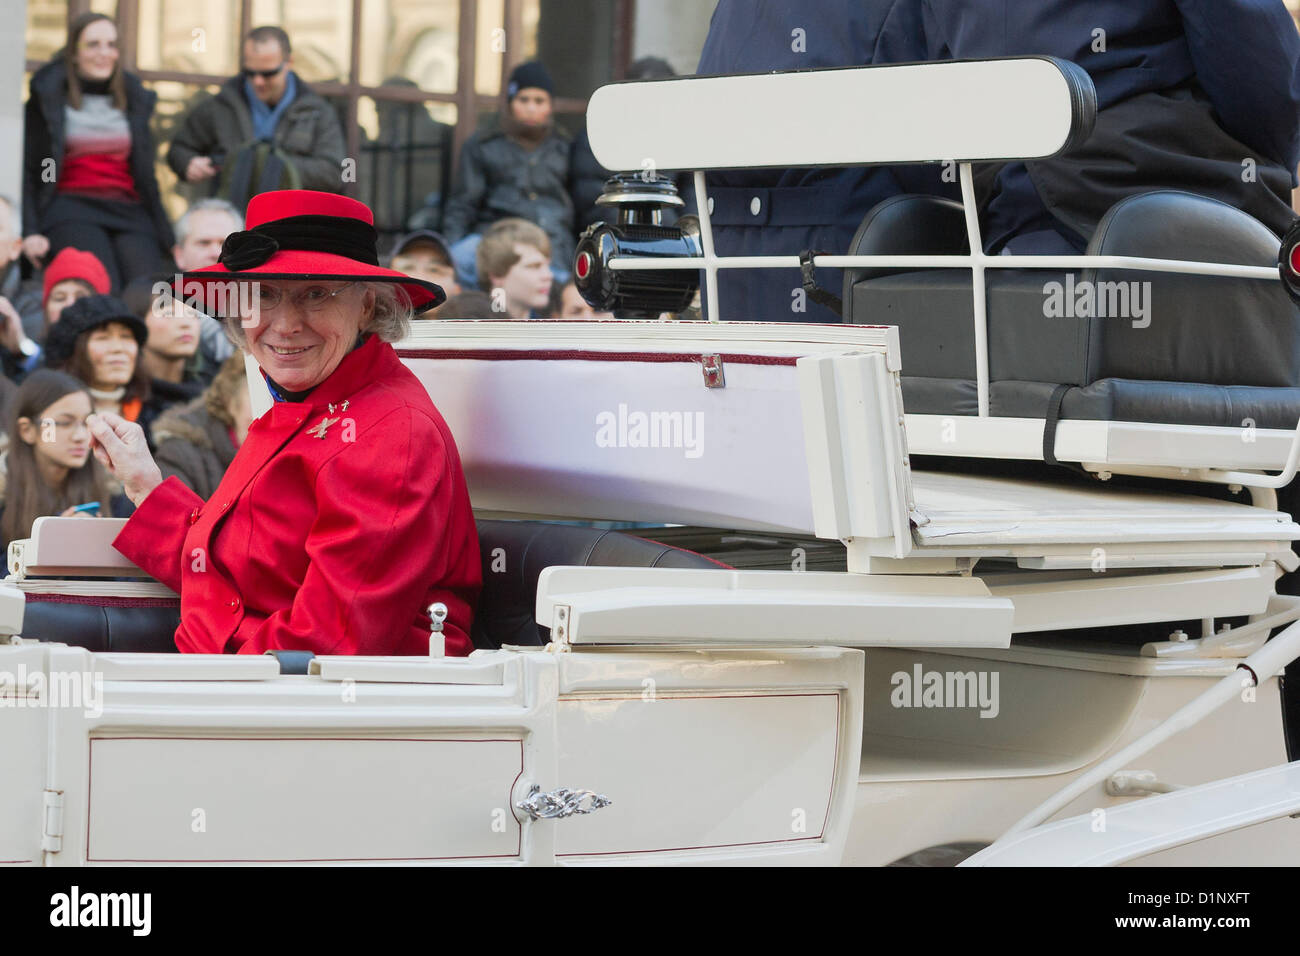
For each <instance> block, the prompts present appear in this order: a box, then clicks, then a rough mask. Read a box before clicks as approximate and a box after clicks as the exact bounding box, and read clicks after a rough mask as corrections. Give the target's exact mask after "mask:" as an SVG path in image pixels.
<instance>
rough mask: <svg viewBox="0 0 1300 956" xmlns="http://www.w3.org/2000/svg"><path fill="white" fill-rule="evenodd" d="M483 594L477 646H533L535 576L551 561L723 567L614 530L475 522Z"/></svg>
mask: <svg viewBox="0 0 1300 956" xmlns="http://www.w3.org/2000/svg"><path fill="white" fill-rule="evenodd" d="M478 539H479V551H480V553H481V555H482V560H483V592H482V594H481V595H480V597H479V603H478V611H477V612H476V613H475V615H474V628H473V632H472V634H471V637H472V638H473V641H474V646H475V647H476V648H497V647H500V646H501V645H503V644H518V645H523V646H538V645H542V644H546V643H547V642H548V641H549V640H550V636H549V628H545V627H540V626H539V625H538V624H537V623H536V621H535V620H534V613H535V610H536V602H537V579H538V577H539V576H540V575H541V573H542V571H543V570H544V569H545V568H549V567H551V566H552V565H578V566H590V567H618V568H625V567H637V568H718V567H726V565H724V564H721V563H720V562H718V561H714V560H712V559H711V558H706V557H704V556H703V555H700V554H695V553H693V552H690V551H684V550H682V549H681V548H673V547H669V546H668V545H664V544H659V543H658V542H655V541H649V540H646V539H645V538H638V537H635V536H633V535H630V534H624V533H622V532H619V531H606V530H602V529H599V528H584V527H576V526H572V525H557V524H545V523H543V522H540V521H497V520H489V519H483V520H480V521H479V522H478Z"/></svg>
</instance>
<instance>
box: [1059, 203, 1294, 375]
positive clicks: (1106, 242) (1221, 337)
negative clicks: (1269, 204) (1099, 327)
mask: <svg viewBox="0 0 1300 956" xmlns="http://www.w3.org/2000/svg"><path fill="white" fill-rule="evenodd" d="M1278 248H1279V240H1278V237H1277V236H1275V235H1273V233H1272V232H1271V231H1270V230H1269V229H1268V228H1267V227H1266V226H1265V225H1264V224H1263V223H1261V222H1259V221H1258V220H1257V219H1255V218H1254V217H1252V216H1250V215H1248V214H1247V213H1244V212H1242V211H1241V210H1240V209H1236V208H1234V207H1232V206H1229V205H1227V204H1226V203H1222V202H1219V201H1218V200H1215V199H1207V198H1206V197H1204V196H1197V195H1194V194H1192V193H1188V192H1182V191H1179V190H1174V189H1162V190H1157V191H1155V192H1149V193H1143V194H1141V195H1139V196H1130V197H1129V198H1127V199H1124V200H1121V201H1120V202H1118V203H1116V204H1115V205H1114V206H1113V207H1111V209H1110V211H1109V212H1107V213H1106V215H1105V217H1104V218H1103V219H1102V220H1101V222H1100V223H1099V224H1098V226H1097V231H1096V233H1094V235H1093V237H1092V241H1091V242H1089V243H1088V249H1087V253H1088V255H1103V256H1144V257H1147V258H1153V259H1187V260H1192V261H1196V262H1227V263H1232V264H1234V265H1252V266H1265V267H1268V268H1270V269H1274V270H1275V269H1276V268H1277V256H1278ZM1083 278H1084V279H1085V280H1088V281H1091V282H1094V283H1095V284H1096V288H1097V290H1098V294H1099V295H1100V294H1101V292H1102V290H1104V289H1105V288H1107V285H1106V284H1108V283H1124V284H1125V285H1126V286H1128V287H1129V289H1130V290H1132V289H1133V283H1144V284H1145V285H1140V286H1138V288H1140V289H1146V290H1149V291H1148V294H1147V299H1148V302H1147V305H1148V318H1149V320H1150V322H1149V324H1148V325H1144V324H1143V323H1144V322H1146V319H1138V320H1137V325H1136V326H1135V324H1134V321H1133V320H1129V319H1128V318H1127V317H1117V318H1103V319H1096V320H1095V321H1097V322H1101V323H1104V327H1103V334H1102V335H1101V336H1099V337H1098V342H1099V345H1100V348H1099V351H1098V353H1097V355H1096V356H1095V357H1094V368H1093V376H1092V379H1091V380H1092V381H1095V380H1097V379H1101V378H1127V379H1146V380H1158V381H1164V382H1200V383H1206V384H1211V385H1256V386H1272V387H1287V386H1297V385H1300V309H1297V307H1296V305H1295V303H1293V302H1292V301H1291V299H1290V298H1289V297H1288V296H1287V294H1286V290H1285V289H1284V288H1283V285H1282V283H1281V282H1277V281H1274V280H1272V279H1241V278H1231V277H1223V276H1195V275H1180V274H1177V273H1168V272H1135V271H1133V270H1117V269H1098V270H1091V269H1090V270H1087V271H1085V272H1084V274H1083Z"/></svg>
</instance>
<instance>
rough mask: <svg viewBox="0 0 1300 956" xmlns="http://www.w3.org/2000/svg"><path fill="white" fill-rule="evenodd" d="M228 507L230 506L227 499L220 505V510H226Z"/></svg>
mask: <svg viewBox="0 0 1300 956" xmlns="http://www.w3.org/2000/svg"><path fill="white" fill-rule="evenodd" d="M229 507H230V502H229V501H227V502H224V503H223V504H222V505H221V510H222V511H225V510H226V509H227V508H229Z"/></svg>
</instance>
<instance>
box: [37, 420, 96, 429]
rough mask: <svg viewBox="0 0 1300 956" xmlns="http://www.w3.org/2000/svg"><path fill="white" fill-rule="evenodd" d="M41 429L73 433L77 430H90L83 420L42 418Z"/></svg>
mask: <svg viewBox="0 0 1300 956" xmlns="http://www.w3.org/2000/svg"><path fill="white" fill-rule="evenodd" d="M41 428H43V429H44V428H53V429H55V430H56V431H61V432H69V431H70V432H75V431H77V429H79V428H84V429H86V430H87V431H89V430H90V426H89V425H87V424H86V420H85V419H84V418H42V419H41Z"/></svg>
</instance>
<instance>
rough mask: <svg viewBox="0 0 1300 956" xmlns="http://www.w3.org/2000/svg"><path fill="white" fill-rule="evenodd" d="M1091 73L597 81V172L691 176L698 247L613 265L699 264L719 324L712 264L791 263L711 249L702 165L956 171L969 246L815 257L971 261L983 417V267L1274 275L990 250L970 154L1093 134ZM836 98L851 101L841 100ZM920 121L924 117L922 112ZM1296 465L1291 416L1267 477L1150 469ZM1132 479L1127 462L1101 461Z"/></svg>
mask: <svg viewBox="0 0 1300 956" xmlns="http://www.w3.org/2000/svg"><path fill="white" fill-rule="evenodd" d="M1092 101H1093V94H1092V90H1091V81H1090V80H1088V78H1087V77H1086V75H1083V74H1082V72H1081V71H1078V70H1077V69H1073V68H1071V67H1070V66H1068V65H1064V64H1061V63H1060V62H1059V61H1056V60H1053V59H1050V58H1047V57H1025V58H1007V59H996V60H982V61H948V62H937V63H919V64H903V65H896V66H869V67H849V68H843V69H830V70H805V71H797V72H788V73H765V74H751V75H740V76H705V77H681V78H676V79H670V80H658V81H651V82H636V83H621V84H613V85H610V86H605V87H601V88H600V89H598V90H597V91H596V92H595V93H594V94H593V95H592V98H591V100H590V104H589V106H588V113H587V116H588V132H589V135H590V138H591V146H592V150H593V152H594V153H595V155H596V158H597V159H598V160H599V161H600V162H601V164H602V165H604V166H605V167H606V168H607V169H614V170H638V169H639V170H643V171H645V172H646V173H647V174H648V173H650V172H653V171H656V170H659V169H683V170H685V169H689V170H692V171H693V176H694V183H695V194H696V205H697V207H698V208H697V213H698V217H699V223H700V239H701V247H702V255H700V256H694V257H689V258H687V257H684V258H648V257H623V258H614V259H612V260H611V261H610V263H609V265H610V268H612V269H616V270H624V269H632V270H643V269H697V270H701V271H703V273H704V294H705V302H706V305H707V311H708V316H709V319H710V320H711V321H714V322H717V321H720V320H721V312H720V310H719V296H718V281H717V274H718V270H719V269H769V268H790V269H798V268H800V266H801V265H802V263H801V261H800V258H799V256H798V255H777V256H719V255H717V253H716V251H715V247H714V243H713V229H712V224H711V219H710V214H709V206H710V202H709V198H708V189H707V184H706V182H705V172H706V171H707V170H711V169H733V168H784V167H808V166H863V165H875V164H909V163H950V164H955V165H956V167H957V169H958V173H959V179H960V185H961V196H962V207H963V210H964V213H965V222H966V235H967V242H968V245H969V249H970V252H969V253H968V254H965V255H818V256H814V257H813V259H812V263H813V265H814V266H820V267H826V268H837V269H838V268H861V267H878V268H879V267H895V268H907V269H951V268H967V269H970V270H971V275H972V282H971V294H972V298H973V305H974V331H975V373H976V387H977V392H978V414H977V416H976V417H977V418H979V419H985V420H988V419H991V418H992V417H993V416H991V415H990V413H989V357H988V316H987V296H986V292H985V272H986V271H987V270H989V269H1102V268H1108V269H1128V270H1133V271H1137V272H1172V273H1180V274H1185V275H1206V276H1225V277H1233V278H1242V279H1268V280H1271V281H1281V277H1280V275H1279V273H1278V270H1277V269H1276V268H1275V267H1272V266H1250V265H1241V264H1238V263H1226V262H1200V261H1193V260H1181V259H1159V258H1146V257H1138V256H1087V255H1072V256H1061V255H1045V256H1032V255H1030V256H1026V255H992V256H991V255H988V254H986V253H985V252H984V246H983V241H982V238H981V233H980V226H979V216H978V210H977V205H976V202H975V189H974V176H973V172H972V164H973V163H976V162H988V161H996V160H1029V159H1043V158H1047V157H1050V156H1054V155H1056V154H1057V153H1060V152H1062V151H1063V150H1065V149H1066V148H1067V147H1068V146H1069V145H1070V144H1071V142H1072V141H1073V140H1074V139H1076V138H1078V137H1080V136H1086V134H1087V132H1088V131H1089V130H1090V128H1091V121H1092V120H1091V117H1092V110H1093V106H1092ZM846 105H847V108H846ZM918 117H923V118H924V119H923V120H918ZM1298 465H1300V422H1298V423H1297V428H1296V431H1295V433H1294V434H1292V435H1291V436H1290V446H1289V450H1288V452H1287V454H1286V455H1285V458H1284V463H1283V464H1282V471H1281V472H1280V473H1279V474H1276V475H1263V474H1259V473H1256V472H1251V471H1234V470H1226V469H1223V468H1205V467H1200V468H1191V469H1188V468H1181V469H1180V468H1169V467H1160V466H1157V467H1152V468H1147V469H1144V473H1152V474H1160V475H1168V476H1170V477H1181V478H1186V479H1191V480H1199V481H1207V482H1215V483H1220V484H1232V485H1235V484H1240V485H1245V486H1248V487H1251V488H1252V489H1274V488H1280V487H1283V486H1285V485H1287V484H1288V483H1290V481H1291V480H1292V478H1294V477H1295V473H1296V470H1297V466H1298ZM1108 470H1114V471H1128V472H1130V473H1136V471H1135V469H1132V468H1114V469H1108Z"/></svg>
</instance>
